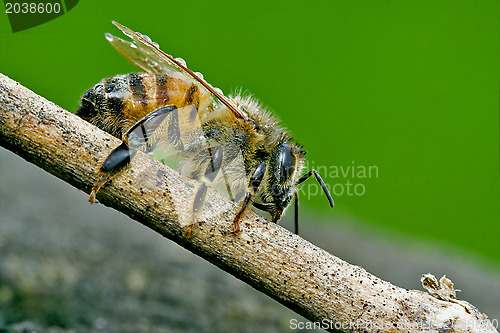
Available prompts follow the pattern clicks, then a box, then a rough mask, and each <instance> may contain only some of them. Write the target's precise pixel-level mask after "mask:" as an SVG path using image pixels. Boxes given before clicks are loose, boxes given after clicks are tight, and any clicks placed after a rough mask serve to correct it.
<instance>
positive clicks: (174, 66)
mask: <svg viewBox="0 0 500 333" xmlns="http://www.w3.org/2000/svg"><path fill="white" fill-rule="evenodd" d="M113 24H114V25H116V26H117V27H118V28H119V29H120V30H121V31H122V32H123V33H124V34H125V35H127V36H128V37H130V38H131V39H132V41H133V42H129V41H126V40H123V39H121V38H119V37H116V36H113V35H112V34H110V33H106V35H105V36H106V39H107V40H108V41H109V42H110V43H111V45H113V46H114V48H115V49H116V50H118V52H120V53H121V54H122V55H123V56H124V57H125V58H127V59H128V60H129V61H130V62H131V63H133V64H134V65H135V66H137V67H138V68H139V69H141V70H142V71H145V72H148V73H153V74H161V73H165V74H169V75H172V76H175V75H182V76H183V77H184V78H185V79H186V80H189V81H191V82H192V83H193V84H195V85H197V86H198V88H199V89H200V90H201V91H202V92H207V93H210V94H211V95H212V98H213V99H214V102H215V103H221V104H224V105H225V106H226V107H228V108H229V109H230V110H231V111H232V112H233V114H234V115H235V116H236V117H238V118H246V116H245V115H244V114H243V113H242V112H241V110H240V109H239V108H238V107H237V106H236V105H235V103H234V101H233V100H231V99H229V98H227V97H226V96H224V94H223V93H222V91H221V90H220V89H217V88H214V87H212V86H211V85H210V84H208V83H207V82H206V81H205V80H204V79H203V76H202V75H201V74H200V73H194V72H193V71H191V70H190V69H189V68H187V67H186V62H185V61H184V60H182V59H180V58H176V59H174V57H172V56H171V55H170V54H167V53H165V52H163V51H162V50H160V47H159V46H158V44H157V43H155V42H153V41H152V40H151V39H150V38H149V37H148V36H146V35H142V34H141V33H138V32H135V31H133V30H131V29H129V28H127V27H125V26H123V25H121V24H120V23H117V22H115V21H113Z"/></svg>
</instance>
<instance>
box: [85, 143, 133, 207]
mask: <svg viewBox="0 0 500 333" xmlns="http://www.w3.org/2000/svg"><path fill="white" fill-rule="evenodd" d="M134 155H135V152H134V151H132V150H130V148H129V147H128V145H127V144H126V143H125V142H122V144H121V145H119V146H118V147H116V148H115V150H113V151H112V152H111V154H109V155H108V157H107V158H106V160H105V161H104V163H103V164H102V165H101V167H100V168H99V174H100V177H99V180H98V181H97V183H96V184H95V185H94V187H93V188H92V192H90V196H89V202H90V203H94V202H95V199H96V195H97V192H99V190H100V189H101V187H102V186H103V185H104V184H106V183H107V182H108V181H109V180H111V178H113V177H114V176H115V175H116V174H117V173H118V171H120V170H122V169H123V168H125V167H126V166H127V165H128V164H129V163H130V161H131V160H132V158H133V157H134Z"/></svg>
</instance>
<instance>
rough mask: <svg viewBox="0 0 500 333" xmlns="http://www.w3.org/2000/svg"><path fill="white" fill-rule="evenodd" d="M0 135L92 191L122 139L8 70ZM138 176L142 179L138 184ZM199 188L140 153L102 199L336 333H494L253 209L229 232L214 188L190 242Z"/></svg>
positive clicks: (0, 91)
mask: <svg viewBox="0 0 500 333" xmlns="http://www.w3.org/2000/svg"><path fill="white" fill-rule="evenodd" d="M0 139H1V141H0V142H1V145H2V146H3V147H5V148H7V149H9V150H11V151H13V152H15V153H16V154H18V155H20V156H22V157H23V158H24V159H26V160H27V161H29V162H31V163H34V164H36V165H38V166H39V167H41V168H43V169H45V170H46V171H48V172H50V173H52V174H54V175H56V176H57V177H59V178H61V179H63V180H65V181H66V182H68V183H70V184H72V185H73V186H75V187H77V188H79V189H81V190H83V191H85V192H87V193H89V191H90V189H91V187H92V184H93V183H94V182H95V180H96V177H97V172H96V171H97V169H98V166H99V161H102V160H103V159H104V158H105V157H106V156H107V154H109V152H110V151H111V150H112V149H113V148H115V147H116V146H117V145H118V144H119V143H120V141H119V140H117V139H116V138H114V137H112V136H111V135H109V134H107V133H105V132H103V131H101V130H99V129H97V128H96V127H94V126H92V125H90V124H89V123H87V122H85V121H83V120H81V119H79V118H78V117H76V116H75V115H73V114H71V113H69V112H67V111H65V110H63V109H62V108H60V107H58V106H57V105H55V104H53V103H52V102H49V101H47V100H46V99H44V98H43V97H40V96H38V95H37V94H35V93H33V92H32V91H30V90H28V89H27V88H25V87H23V86H22V85H20V84H19V83H16V82H15V81H13V80H11V79H10V78H8V77H6V76H4V75H2V74H0ZM137 175H140V177H141V181H140V182H137V181H132V180H133V179H136V178H137ZM195 189H196V187H195V183H194V182H193V181H192V180H190V179H188V178H186V177H184V176H182V175H181V174H179V173H178V172H176V171H173V170H171V169H170V168H168V167H167V166H165V165H164V164H162V163H160V162H158V161H156V160H154V159H152V158H150V157H148V156H147V155H144V154H142V153H138V154H137V156H136V157H135V158H134V159H133V161H132V163H131V167H130V168H127V169H126V170H124V171H123V172H122V173H121V174H120V176H118V177H116V178H114V179H113V181H111V182H109V183H108V184H107V185H106V186H105V187H104V188H103V189H102V190H101V191H100V192H99V195H98V200H99V201H100V202H101V203H103V204H105V205H108V206H110V207H113V208H115V209H117V210H119V211H121V212H123V213H125V214H127V215H129V216H130V217H132V218H134V219H136V220H137V221H139V222H140V223H142V224H144V225H146V226H148V227H150V228H152V229H154V230H155V231H157V232H158V233H160V234H162V235H163V236H165V237H167V238H169V239H171V240H173V241H175V242H176V243H179V244H180V245H182V246H183V247H185V248H187V249H188V250H190V251H192V252H194V253H196V254H198V255H199V256H201V257H203V258H205V259H206V260H208V261H210V262H211V263H213V264H215V265H217V266H219V267H220V268H222V269H224V270H226V271H228V272H229V273H231V274H233V275H234V276H236V277H237V278H239V279H241V280H243V281H245V282H246V283H248V284H250V285H251V286H253V287H254V288H255V289H257V290H259V291H261V292H263V293H266V294H267V295H269V296H271V297H272V298H274V299H276V300H277V301H279V302H281V303H282V304H284V305H286V306H287V307H289V308H290V309H292V310H294V311H296V312H297V313H299V314H301V315H303V316H305V317H306V318H308V319H310V320H311V321H315V322H321V325H322V326H321V327H323V328H325V329H327V330H329V331H342V332H375V331H384V332H416V331H421V330H425V331H429V332H444V331H447V332H448V331H449V332H496V330H495V328H494V327H493V325H492V324H491V322H490V321H489V320H488V319H487V317H486V316H485V315H483V314H481V313H480V312H478V311H477V310H476V309H475V308H474V307H473V306H472V305H470V304H468V303H467V302H464V301H458V300H455V299H453V301H451V300H442V299H438V298H436V297H434V296H431V295H430V294H428V293H426V292H422V291H416V290H405V289H402V288H399V287H396V286H393V285H392V284H390V283H389V282H386V281H383V280H381V279H379V278H377V277H375V276H373V275H371V274H369V273H368V272H366V271H365V270H364V269H363V268H361V267H358V266H354V265H350V264H348V263H347V262H345V261H342V260H340V259H339V258H336V257H334V256H333V255H331V254H329V253H327V252H326V251H324V250H322V249H320V248H318V247H316V246H314V245H312V244H311V243H309V242H307V241H306V240H304V239H302V238H301V237H299V236H296V235H293V234H292V233H290V232H289V231H288V230H286V229H283V228H281V227H280V226H277V225H275V224H273V223H270V222H268V221H266V220H264V219H262V218H260V217H258V216H257V215H255V214H253V213H249V214H248V215H247V216H246V217H245V218H244V219H243V223H242V228H243V232H242V234H241V235H238V236H235V235H232V234H226V231H228V230H230V228H231V223H232V218H233V216H234V214H235V212H236V206H235V204H233V203H232V202H230V201H228V200H227V199H226V198H224V197H222V196H220V195H219V194H218V193H216V192H214V191H211V192H210V193H209V195H208V201H209V203H210V204H209V205H206V207H205V210H204V213H203V214H202V216H201V220H203V221H204V223H203V224H202V225H201V226H200V227H199V228H197V229H196V230H195V232H194V236H193V237H191V238H185V237H184V236H183V230H182V223H181V222H182V217H183V216H184V215H185V214H186V213H188V210H189V209H190V204H189V202H192V200H193V195H194V192H195ZM89 209H92V207H90V206H89ZM68 223H71V221H68ZM429 281H430V280H429Z"/></svg>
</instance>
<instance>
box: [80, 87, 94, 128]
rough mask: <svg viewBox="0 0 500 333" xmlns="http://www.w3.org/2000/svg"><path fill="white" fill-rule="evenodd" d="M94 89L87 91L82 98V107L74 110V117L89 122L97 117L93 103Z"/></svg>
mask: <svg viewBox="0 0 500 333" xmlns="http://www.w3.org/2000/svg"><path fill="white" fill-rule="evenodd" d="M94 99H95V97H94V87H92V88H90V89H89V90H87V92H86V93H85V94H84V95H83V97H82V102H81V103H82V105H81V106H80V107H79V108H78V110H76V115H77V116H79V117H80V118H82V119H84V120H86V121H90V120H91V119H92V118H95V117H96V116H97V109H96V107H95V103H94Z"/></svg>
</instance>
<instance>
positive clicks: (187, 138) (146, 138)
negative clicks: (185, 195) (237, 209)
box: [126, 105, 246, 226]
mask: <svg viewBox="0 0 500 333" xmlns="http://www.w3.org/2000/svg"><path fill="white" fill-rule="evenodd" d="M126 137H127V138H126V139H127V141H128V145H129V148H130V149H132V150H142V151H145V152H147V153H153V156H155V157H156V158H158V159H160V160H162V161H164V162H168V161H170V162H175V163H178V164H179V165H180V171H181V172H182V173H183V174H184V175H186V176H188V177H190V178H192V179H194V180H197V181H199V182H200V183H202V184H204V186H205V190H206V188H207V187H211V188H214V189H216V190H217V191H218V192H219V193H221V194H223V195H225V196H226V197H228V198H230V199H232V200H235V201H239V200H240V199H241V198H242V196H243V194H244V191H245V189H246V187H245V183H246V173H245V165H244V161H243V155H242V152H241V149H240V147H238V146H237V145H236V144H234V143H231V142H226V141H224V142H217V141H216V140H214V139H207V138H206V137H205V134H204V131H203V129H202V126H201V122H200V119H199V117H198V113H197V109H196V107H195V106H194V105H190V106H186V107H183V108H179V109H177V108H176V107H174V106H169V107H163V108H160V109H159V110H157V111H155V112H153V113H151V114H149V115H148V116H146V117H144V118H143V119H142V120H140V121H139V122H138V123H137V124H136V125H134V126H133V127H132V128H131V129H130V130H129V132H128V133H127V134H126ZM167 164H170V165H171V166H173V165H172V164H171V163H167ZM144 179H145V177H144V175H143V174H142V173H139V174H138V175H137V176H136V181H137V182H138V183H141V185H142V186H143V187H145V188H148V187H153V186H155V184H148V183H147V182H146V181H144ZM201 186H203V185H200V187H199V188H197V189H194V190H193V193H192V194H193V199H192V202H191V203H189V204H187V203H186V202H179V203H178V204H177V205H175V207H176V210H177V213H178V215H179V221H180V222H181V223H182V224H183V225H184V226H186V225H190V224H193V223H195V222H196V220H197V218H198V217H199V216H200V214H204V213H205V211H203V209H202V208H203V207H204V203H205V194H206V193H205V194H204V195H203V198H202V202H199V203H198V206H199V207H200V209H195V205H196V198H197V197H199V196H200V195H199V192H200V188H202V187H201ZM198 201H199V200H198ZM174 204H175V202H174ZM210 211H211V212H212V214H215V213H216V212H214V211H213V210H210ZM217 213H223V212H217ZM204 217H205V218H210V216H204Z"/></svg>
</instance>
